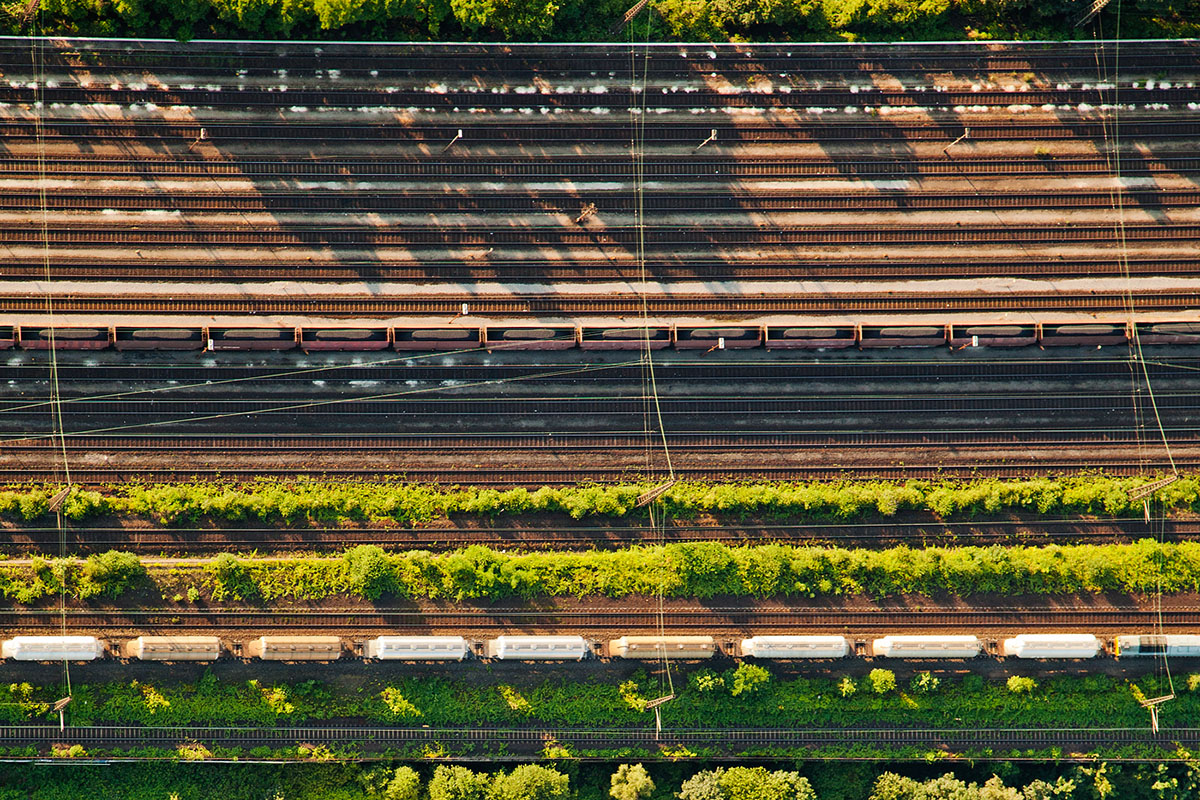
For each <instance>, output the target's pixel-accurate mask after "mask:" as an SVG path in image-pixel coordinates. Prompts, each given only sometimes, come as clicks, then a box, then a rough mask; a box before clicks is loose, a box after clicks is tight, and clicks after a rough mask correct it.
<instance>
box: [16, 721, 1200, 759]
mask: <svg viewBox="0 0 1200 800" xmlns="http://www.w3.org/2000/svg"><path fill="white" fill-rule="evenodd" d="M0 742H3V743H4V744H8V745H31V744H32V745H35V746H37V745H41V746H45V745H47V744H49V743H51V742H54V743H63V744H82V745H84V746H85V747H86V748H93V749H97V748H102V747H106V746H107V747H114V748H115V747H119V748H124V749H129V748H133V747H138V748H141V747H146V746H155V745H158V746H166V747H169V748H171V749H174V747H175V746H176V745H178V744H181V743H191V742H199V743H202V744H210V745H222V746H225V747H237V746H241V747H253V746H260V745H263V746H270V745H274V746H276V747H289V746H295V745H296V744H306V745H309V746H311V745H316V744H324V745H354V746H355V747H356V748H357V749H359V750H361V751H365V752H379V751H382V750H386V749H389V748H392V749H399V748H404V747H412V746H414V745H427V746H429V747H432V748H437V747H439V746H442V747H449V748H451V749H452V750H453V749H454V748H456V747H464V748H465V747H468V746H469V749H468V750H467V752H475V750H476V748H482V751H483V752H485V753H487V752H489V749H490V748H491V747H501V748H503V752H502V753H501V754H490V753H489V755H488V756H487V758H488V760H489V761H506V760H509V761H511V760H520V758H521V756H520V755H519V754H524V755H525V756H526V757H528V756H530V755H539V756H540V754H541V753H542V751H543V750H544V749H545V747H546V744H547V743H548V742H555V743H556V744H558V745H562V746H568V747H570V748H571V749H572V751H575V752H579V751H583V752H584V753H585V755H584V756H583V757H582V760H584V761H586V760H588V757H587V756H586V751H588V750H605V751H612V750H614V749H618V748H623V747H625V748H639V749H649V750H650V751H652V752H657V751H658V750H659V749H660V748H677V747H681V746H682V747H690V748H703V750H704V752H709V751H715V753H717V755H714V756H706V758H710V759H715V760H720V759H721V758H722V756H721V755H720V754H725V755H727V756H734V755H739V754H741V753H743V752H748V753H749V754H753V753H754V752H755V751H757V752H758V753H760V754H761V753H762V751H764V750H766V749H767V748H783V747H789V748H810V747H814V748H815V747H830V746H836V747H839V748H846V747H847V746H850V745H856V744H858V745H863V746H867V747H872V748H876V749H879V748H910V747H924V748H931V749H938V750H941V751H948V752H949V753H950V754H953V753H956V752H967V753H970V752H972V751H976V750H984V749H986V750H989V751H990V750H992V749H1001V750H1045V749H1048V748H1066V749H1067V750H1068V752H1067V754H1066V756H1065V758H1066V760H1068V761H1069V760H1071V758H1072V752H1074V751H1078V752H1079V753H1093V752H1094V751H1095V750H1096V749H1097V748H1100V747H1120V746H1130V745H1158V746H1160V747H1162V748H1164V749H1168V750H1174V749H1175V748H1176V747H1178V746H1180V745H1185V746H1189V747H1190V746H1193V745H1195V744H1197V743H1200V728H1187V727H1178V728H1176V727H1164V728H1162V729H1161V731H1160V732H1159V733H1157V734H1155V733H1152V732H1151V731H1150V730H1149V729H1148V728H998V729H993V728H979V727H973V728H939V729H930V728H924V729H922V728H895V727H893V728H878V729H876V728H833V729H820V728H807V727H795V728H677V727H674V726H668V727H667V728H665V729H664V730H663V731H661V732H657V731H655V730H654V729H653V728H652V727H649V728H602V729H595V728H592V729H586V728H557V727H549V726H537V727H535V726H529V727H525V728H498V727H496V728H493V727H477V726H472V727H470V728H465V727H464V728H430V727H428V726H425V727H420V728H404V727H395V726H387V727H383V726H368V725H362V724H354V723H349V724H342V725H339V724H337V723H336V722H328V723H325V724H316V725H314V724H308V725H298V726H283V727H250V726H221V727H214V726H203V725H190V726H175V727H158V726H154V727H150V726H140V725H137V726H135V725H122V726H109V725H88V726H74V725H72V726H68V727H67V728H66V729H63V730H60V729H59V727H58V726H57V725H4V726H0ZM740 757H741V758H744V756H740ZM1147 757H1153V754H1147ZM124 758H128V757H123V758H122V759H121V760H124ZM239 759H240V760H242V761H251V762H252V761H254V760H255V759H254V758H253V757H250V758H246V757H245V756H239ZM15 760H17V761H20V760H21V759H20V758H17V759H15ZM29 760H32V759H29ZM76 760H84V761H86V759H76ZM104 760H105V761H106V762H107V761H108V760H109V759H107V758H106V759H104ZM134 760H137V759H134ZM1087 760H1088V761H1094V760H1095V756H1087Z"/></svg>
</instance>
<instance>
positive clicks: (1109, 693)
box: [0, 667, 1200, 730]
mask: <svg viewBox="0 0 1200 800" xmlns="http://www.w3.org/2000/svg"><path fill="white" fill-rule="evenodd" d="M218 672H219V667H218V668H216V669H214V670H212V671H209V672H206V673H205V675H204V677H203V678H201V679H200V681H198V682H197V683H193V684H178V683H171V682H166V681H156V682H155V683H154V685H150V684H148V683H141V682H138V681H131V682H119V683H105V684H95V685H76V686H75V689H74V692H73V698H74V699H73V701H72V704H71V711H70V712H69V717H70V719H69V722H70V723H71V724H73V725H92V724H114V725H128V724H141V725H155V726H172V725H211V726H220V725H250V726H264V727H276V726H290V725H302V724H304V723H308V722H314V721H326V720H348V721H367V722H369V723H374V724H384V725H396V726H399V727H410V726H411V727H421V726H429V727H432V728H439V727H444V728H458V727H465V728H474V727H479V726H518V727H520V726H527V725H530V724H544V725H549V726H557V727H563V728H593V727H610V726H612V727H632V728H640V729H644V728H645V727H646V726H647V725H649V724H651V722H650V719H649V717H648V715H647V714H645V713H644V712H639V711H638V710H637V708H636V706H637V703H636V702H633V701H632V700H631V698H635V699H636V698H637V697H640V696H641V695H642V694H647V695H648V696H653V695H652V694H651V692H652V688H651V680H650V679H648V678H647V677H646V676H645V675H644V674H643V675H638V676H635V679H634V681H633V685H632V686H631V685H630V684H629V683H624V684H618V683H616V682H604V681H594V680H589V681H587V682H582V683H572V682H567V681H564V680H559V679H552V680H542V679H539V680H537V681H535V682H530V683H529V684H528V685H524V684H523V685H521V686H519V687H516V688H515V689H514V687H513V686H511V685H509V684H505V683H501V682H499V681H498V680H497V679H495V678H492V677H483V676H476V677H475V678H473V679H471V680H467V679H464V678H454V679H451V678H430V677H422V678H416V677H414V678H405V679H391V680H389V681H388V682H383V681H380V680H379V679H369V680H367V681H366V682H352V683H353V685H351V683H342V682H333V681H331V682H329V683H324V682H319V681H313V680H309V681H304V682H299V683H279V684H275V685H267V684H265V683H261V682H259V681H254V680H252V681H245V682H225V681H221V680H219V679H218V677H217V673H218ZM734 672H735V670H730V671H729V674H726V675H724V676H723V677H724V678H725V680H724V685H723V686H721V685H716V686H715V688H714V682H713V681H710V680H704V678H706V677H710V676H711V673H709V671H708V670H707V669H699V670H693V671H692V672H691V673H690V674H689V675H688V676H687V677H686V678H683V677H681V678H680V679H679V680H678V681H677V682H676V685H677V686H678V687H680V688H679V690H678V695H679V696H678V698H677V699H676V700H675V701H674V702H672V703H670V704H668V705H667V706H664V708H663V711H662V714H663V719H664V722H665V723H669V724H670V725H673V726H677V727H681V728H689V727H700V728H711V727H730V728H746V727H764V728H784V729H791V728H797V727H807V728H843V727H859V728H876V727H881V728H924V727H929V728H953V729H968V730H969V729H988V728H1012V727H1019V728H1025V727H1034V728H1037V727H1046V728H1071V727H1079V728H1104V727H1131V728H1137V727H1144V726H1145V725H1146V724H1147V722H1146V713H1145V710H1144V709H1143V708H1142V707H1141V706H1140V705H1139V703H1138V701H1137V698H1136V697H1135V694H1134V692H1133V691H1132V689H1131V687H1130V684H1128V683H1125V682H1123V681H1118V680H1114V679H1112V678H1109V677H1107V676H1094V675H1093V676H1087V677H1071V676H1062V677H1055V678H1050V679H1047V680H1044V681H1042V682H1041V683H1040V685H1039V686H1038V687H1037V689H1035V690H1034V691H1033V692H1032V693H1017V692H1013V691H1010V690H1009V689H1008V687H1007V686H1006V685H1005V684H1004V683H1002V682H998V681H988V680H986V679H984V678H983V677H982V676H979V675H967V676H965V677H963V678H957V677H951V676H945V677H943V678H942V680H941V681H940V685H938V686H937V688H935V689H932V690H929V689H927V688H926V689H923V688H922V686H921V685H920V681H919V680H918V679H917V678H914V679H913V680H912V681H911V682H909V681H904V682H902V683H901V685H900V686H898V687H897V688H895V689H891V690H887V691H884V692H882V693H875V692H874V691H872V690H871V688H870V687H869V686H868V684H867V683H866V682H865V681H860V682H859V686H858V690H857V691H855V692H852V693H849V694H847V693H846V692H845V691H844V690H842V689H841V687H840V686H839V683H840V679H837V678H835V677H829V678H791V679H780V678H773V679H771V680H770V681H768V682H766V683H764V684H762V685H761V686H759V687H758V688H757V689H756V690H755V691H753V692H749V693H745V692H744V693H742V694H739V695H737V696H734V695H733V694H732V693H731V691H730V689H729V687H730V686H733V685H734V683H733V673H734ZM1184 683H1185V682H1183V681H1180V682H1178V684H1177V689H1179V690H1181V693H1180V696H1179V698H1177V700H1176V701H1175V702H1173V703H1170V704H1168V705H1166V706H1164V707H1163V709H1162V712H1161V718H1162V724H1163V725H1164V727H1170V726H1174V725H1188V724H1190V721H1191V720H1194V719H1195V718H1196V716H1197V715H1198V714H1200V692H1198V691H1190V690H1189V691H1182V686H1183V684H1184ZM1136 685H1137V686H1138V687H1139V689H1140V690H1141V691H1142V692H1143V693H1144V696H1146V697H1157V696H1161V695H1162V694H1165V693H1166V682H1165V680H1162V679H1159V678H1158V677H1155V676H1145V677H1142V678H1139V679H1138V680H1137V682H1136ZM514 691H519V693H520V696H521V697H522V698H523V699H524V700H525V701H526V702H527V703H528V706H527V707H525V706H524V704H522V707H521V708H514V705H513V704H512V703H510V702H509V697H510V696H511V694H512V693H513V692H514ZM56 692H57V693H58V694H56ZM60 695H61V692H60V690H59V688H58V687H34V686H31V685H29V684H12V685H10V686H5V687H0V721H3V722H5V723H22V722H30V721H43V720H49V719H50V718H53V720H54V721H57V715H55V714H53V713H52V711H51V707H52V704H53V702H54V701H55V700H56V699H57V698H58V697H59V696H60ZM399 697H402V698H403V699H404V705H403V707H402V709H403V710H402V711H401V712H399V713H398V712H397V702H396V700H397V698H399Z"/></svg>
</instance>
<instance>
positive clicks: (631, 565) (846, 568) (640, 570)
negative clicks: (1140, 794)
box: [0, 539, 1200, 603]
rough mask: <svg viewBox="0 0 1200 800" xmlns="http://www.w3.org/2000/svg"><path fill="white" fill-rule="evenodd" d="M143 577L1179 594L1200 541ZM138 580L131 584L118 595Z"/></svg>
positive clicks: (212, 566) (90, 590) (246, 582)
mask: <svg viewBox="0 0 1200 800" xmlns="http://www.w3.org/2000/svg"><path fill="white" fill-rule="evenodd" d="M96 558H99V557H97V556H93V557H92V559H93V560H94V559H96ZM87 570H88V562H83V563H82V564H81V563H78V562H76V563H74V564H71V563H66V564H63V565H61V573H62V575H63V580H64V583H65V587H66V589H67V591H68V592H69V593H71V594H72V595H74V596H75V597H79V598H86V597H88V596H92V595H94V594H95V593H96V592H97V591H98V588H97V586H96V585H95V582H94V580H91V579H88V578H87ZM140 580H148V581H150V582H152V583H154V584H155V586H156V587H157V588H158V589H159V591H160V592H163V593H169V592H174V591H177V588H176V587H178V586H180V585H184V584H186V585H190V586H203V587H204V588H205V590H206V591H207V592H208V594H209V595H210V596H211V598H212V599H213V600H215V601H218V602H222V601H244V600H263V601H267V602H272V601H291V600H320V599H325V598H331V597H339V596H353V597H363V598H368V599H372V600H374V599H378V598H379V597H382V596H390V597H411V598H428V599H451V600H468V599H470V600H475V599H490V600H497V599H504V598H536V597H588V596H591V597H631V596H653V595H655V594H656V593H657V592H658V591H660V590H661V591H663V592H664V593H665V594H666V596H668V597H672V598H688V597H699V598H709V597H716V596H721V595H727V596H735V597H759V598H765V597H782V596H790V597H833V596H841V595H858V594H866V595H870V596H873V597H887V596H894V595H904V594H926V595H938V594H950V595H956V596H963V597H966V596H971V595H979V594H991V593H995V594H1001V595H1030V594H1033V595H1046V594H1074V593H1079V592H1102V591H1120V592H1129V593H1145V592H1155V591H1158V590H1161V591H1163V592H1169V593H1174V592H1196V591H1200V542H1179V543H1159V542H1156V541H1154V540H1150V539H1144V540H1142V541H1139V542H1136V543H1134V544H1127V545H1117V544H1113V545H1075V546H1065V547H1063V546H1057V545H1051V546H1048V547H1010V548H1001V547H958V548H948V547H930V548H925V549H921V550H913V549H909V548H907V547H900V548H893V549H889V550H861V549H856V550H852V549H845V548H814V547H793V546H787V545H761V546H755V547H729V546H726V545H723V544H716V543H687V544H669V545H664V546H658V547H632V548H628V549H623V550H615V551H593V552H586V553H571V552H538V553H512V552H499V551H495V550H491V549H488V548H486V547H482V546H478V545H477V546H472V547H468V548H466V549H464V550H456V551H453V552H449V553H431V552H428V551H423V550H414V551H407V552H403V553H395V554H388V553H385V552H384V551H383V550H382V549H379V548H376V547H373V546H371V545H360V546H358V547H356V548H354V549H352V550H350V551H348V552H347V554H346V557H344V558H291V559H288V558H280V559H261V560H260V559H254V558H246V559H238V558H236V557H233V556H230V555H228V554H225V555H222V556H218V557H217V558H215V559H211V560H207V561H191V562H182V563H172V564H170V565H169V566H163V567H156V568H152V569H150V570H148V571H147V577H146V578H145V579H140ZM181 582H182V583H181ZM62 585H63V584H60V582H59V578H58V577H57V575H56V574H54V572H53V571H52V570H51V569H50V568H49V567H48V565H47V564H46V563H45V562H41V561H39V560H38V559H35V560H34V562H33V563H32V565H30V564H22V565H9V566H0V596H3V597H5V598H6V599H11V600H15V601H16V602H18V603H32V602H35V601H36V600H39V599H41V598H43V597H47V596H51V595H57V594H58V593H59V591H60V589H61V588H62ZM138 585H141V584H140V581H133V580H130V581H125V582H123V583H121V584H120V591H114V592H109V594H110V595H119V594H121V593H122V592H124V591H125V590H127V589H129V588H133V587H135V586H138ZM103 588H104V587H100V589H99V590H102V589H103Z"/></svg>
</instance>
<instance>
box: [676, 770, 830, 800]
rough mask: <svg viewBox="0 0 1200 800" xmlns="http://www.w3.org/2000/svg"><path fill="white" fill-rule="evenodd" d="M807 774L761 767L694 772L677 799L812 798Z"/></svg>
mask: <svg viewBox="0 0 1200 800" xmlns="http://www.w3.org/2000/svg"><path fill="white" fill-rule="evenodd" d="M816 797H817V795H816V793H815V792H814V791H813V789H812V786H811V785H809V782H808V779H807V778H802V777H800V774H799V773H796V772H784V771H782V770H780V771H776V772H770V771H768V770H767V769H766V768H765V767H730V768H729V769H715V770H706V771H704V772H698V773H696V774H695V775H693V776H692V777H691V778H688V779H687V780H686V781H684V782H683V786H682V787H680V791H679V798H680V800H816Z"/></svg>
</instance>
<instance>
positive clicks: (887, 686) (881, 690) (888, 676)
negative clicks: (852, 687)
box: [867, 669, 896, 694]
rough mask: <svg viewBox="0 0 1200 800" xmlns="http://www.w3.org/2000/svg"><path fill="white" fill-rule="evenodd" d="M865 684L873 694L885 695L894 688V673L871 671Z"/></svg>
mask: <svg viewBox="0 0 1200 800" xmlns="http://www.w3.org/2000/svg"><path fill="white" fill-rule="evenodd" d="M867 683H869V684H870V685H871V691H872V692H874V693H875V694H887V693H888V692H890V691H893V690H894V689H895V688H896V673H894V672H892V671H891V670H890V669H873V670H871V674H870V675H868V676H867Z"/></svg>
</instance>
